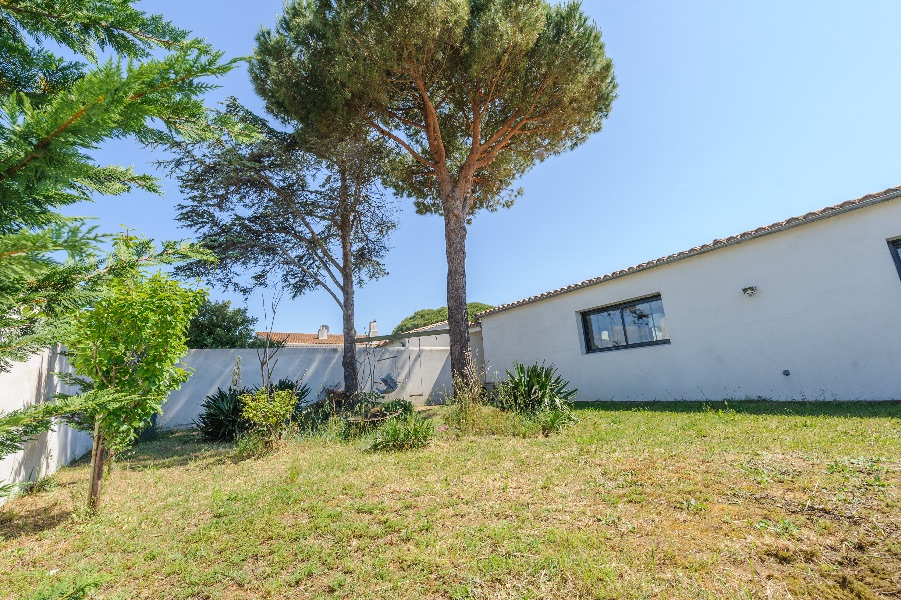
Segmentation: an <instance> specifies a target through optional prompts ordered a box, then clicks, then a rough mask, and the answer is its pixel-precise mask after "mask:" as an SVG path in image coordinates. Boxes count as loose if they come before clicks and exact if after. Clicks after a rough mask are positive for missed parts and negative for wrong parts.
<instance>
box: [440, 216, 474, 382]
mask: <svg viewBox="0 0 901 600" xmlns="http://www.w3.org/2000/svg"><path fill="white" fill-rule="evenodd" d="M458 205H459V204H458ZM445 206H447V203H445ZM444 243H445V247H446V251H447V323H448V328H449V329H450V358H451V371H452V372H453V373H454V375H457V376H459V377H461V378H462V379H463V380H466V378H467V373H466V354H467V352H469V315H468V314H467V312H466V219H465V217H464V214H463V212H462V211H459V210H457V211H453V210H445V211H444Z"/></svg>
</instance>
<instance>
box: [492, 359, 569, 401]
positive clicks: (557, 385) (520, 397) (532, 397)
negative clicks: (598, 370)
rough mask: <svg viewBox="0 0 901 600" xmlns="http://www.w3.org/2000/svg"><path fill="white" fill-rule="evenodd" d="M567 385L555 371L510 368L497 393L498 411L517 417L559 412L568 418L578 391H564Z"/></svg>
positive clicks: (538, 367)
mask: <svg viewBox="0 0 901 600" xmlns="http://www.w3.org/2000/svg"><path fill="white" fill-rule="evenodd" d="M568 386H569V382H568V381H566V380H565V379H563V378H562V377H560V376H559V375H558V374H557V367H555V366H554V365H549V366H546V365H544V364H540V365H537V364H536V365H529V366H525V365H523V364H520V363H514V364H513V371H512V372H511V371H507V380H506V381H504V382H503V383H501V385H500V386H499V389H498V400H497V403H498V405H499V406H500V408H503V409H505V410H512V411H516V412H518V413H528V414H534V413H537V412H540V411H561V412H563V413H566V414H569V412H570V409H571V408H572V399H573V397H574V396H575V395H576V392H577V391H578V390H575V389H567V388H568Z"/></svg>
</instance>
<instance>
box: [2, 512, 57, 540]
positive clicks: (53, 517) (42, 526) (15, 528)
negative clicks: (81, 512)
mask: <svg viewBox="0 0 901 600" xmlns="http://www.w3.org/2000/svg"><path fill="white" fill-rule="evenodd" d="M72 514H73V513H72V510H71V509H69V508H63V507H61V506H49V507H48V506H28V507H23V506H22V505H21V503H15V502H11V503H10V506H8V507H0V544H2V543H3V542H5V541H9V540H15V539H17V538H20V537H22V536H27V535H33V534H38V533H41V532H43V531H47V530H48V529H54V528H55V527H57V526H59V525H61V524H63V523H65V522H67V521H69V519H71V518H72Z"/></svg>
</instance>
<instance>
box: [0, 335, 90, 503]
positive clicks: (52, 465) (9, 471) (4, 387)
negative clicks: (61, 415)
mask: <svg viewBox="0 0 901 600" xmlns="http://www.w3.org/2000/svg"><path fill="white" fill-rule="evenodd" d="M71 370H72V369H71V367H70V366H69V362H68V361H67V360H66V357H64V356H62V355H60V353H59V349H51V350H45V351H44V352H41V353H40V354H36V355H35V356H32V357H31V358H30V359H29V360H27V361H25V362H21V363H15V365H14V366H13V368H12V370H11V371H10V372H8V373H0V412H4V413H5V412H9V411H12V410H17V409H20V408H24V407H26V406H30V405H32V404H35V403H38V402H43V401H45V400H47V399H50V398H52V397H53V394H56V393H59V392H63V393H74V391H75V390H73V389H72V388H70V387H68V386H65V385H63V384H62V383H60V382H59V380H57V378H56V377H54V376H53V375H52V373H53V372H54V371H62V372H71ZM90 450H91V437H90V436H89V435H88V434H86V433H84V432H81V431H75V430H74V429H71V428H70V427H69V426H67V425H59V426H57V427H55V428H54V429H53V430H52V431H49V432H47V433H43V434H41V435H39V436H38V437H37V438H35V439H34V440H32V441H31V442H30V443H29V444H28V445H27V446H25V448H24V449H23V450H22V451H21V452H17V453H16V454H12V455H10V456H7V457H5V458H0V484H5V483H23V482H26V481H34V480H36V479H38V478H40V477H43V476H45V475H50V474H52V473H54V472H55V471H56V470H57V469H58V468H59V467H61V466H63V465H66V464H68V463H70V462H71V461H73V460H74V459H76V458H78V457H79V456H81V455H82V454H84V453H86V452H90ZM2 502H3V499H0V503H2Z"/></svg>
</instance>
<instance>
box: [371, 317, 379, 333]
mask: <svg viewBox="0 0 901 600" xmlns="http://www.w3.org/2000/svg"><path fill="white" fill-rule="evenodd" d="M378 335H379V324H378V323H377V322H376V321H370V322H369V337H377V336H378Z"/></svg>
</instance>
